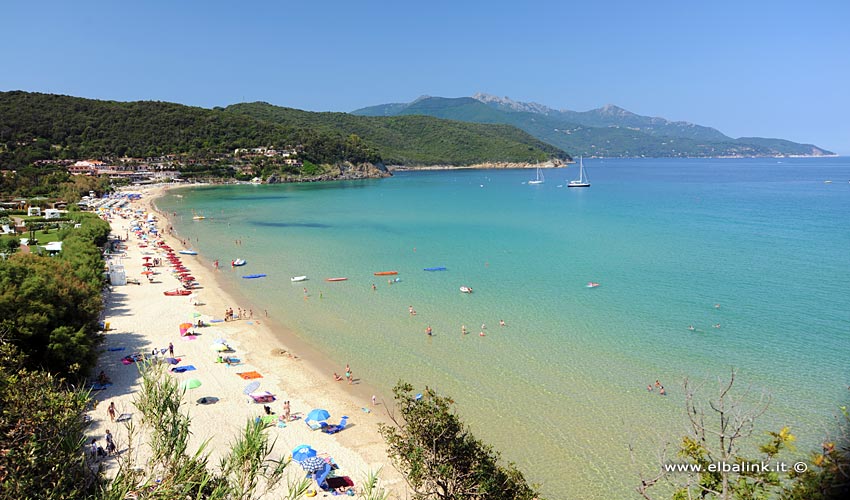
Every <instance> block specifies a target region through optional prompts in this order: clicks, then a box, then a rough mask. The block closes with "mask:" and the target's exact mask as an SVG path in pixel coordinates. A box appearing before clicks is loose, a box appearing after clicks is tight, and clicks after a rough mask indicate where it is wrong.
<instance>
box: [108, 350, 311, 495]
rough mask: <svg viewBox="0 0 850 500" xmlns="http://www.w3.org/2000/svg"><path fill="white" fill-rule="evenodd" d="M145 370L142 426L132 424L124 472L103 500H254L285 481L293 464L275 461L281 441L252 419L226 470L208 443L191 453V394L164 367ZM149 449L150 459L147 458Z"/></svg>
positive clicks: (138, 402)
mask: <svg viewBox="0 0 850 500" xmlns="http://www.w3.org/2000/svg"><path fill="white" fill-rule="evenodd" d="M139 369H140V373H141V377H142V384H141V388H140V390H139V392H138V393H137V394H136V397H135V399H134V401H133V404H134V405H135V407H136V409H137V410H138V411H139V413H140V414H141V418H140V419H139V421H140V425H139V427H136V426H135V425H134V424H133V423H132V422H130V423H128V425H127V430H128V434H129V444H128V447H127V449H126V451H124V452H122V453H121V454H120V455H118V456H117V461H118V464H119V467H118V472H117V474H116V476H115V478H114V479H113V480H112V481H111V482H109V483H107V484H105V485H104V487H103V488H102V490H101V493H102V494H101V498H103V499H104V500H124V499H126V498H138V499H142V498H144V499H163V500H165V499H168V500H172V499H181V500H184V499H185V500H191V499H198V500H252V499H255V498H260V497H261V496H263V495H264V494H265V493H266V492H268V490H270V489H272V488H275V487H276V486H277V485H278V484H279V483H280V480H281V478H282V477H283V474H284V471H285V470H286V467H287V466H288V465H289V463H290V462H289V461H288V460H286V461H279V460H273V459H271V458H270V457H271V456H272V453H273V451H274V445H275V443H274V442H270V441H269V437H268V434H267V432H266V426H264V425H263V424H262V423H258V422H255V421H250V420H249V421H248V422H247V423H246V425H245V428H244V430H243V432H242V434H241V435H239V436H238V437H237V438H236V440H235V441H234V443H233V444H232V445H231V449H230V451H229V453H227V454H226V455H225V456H224V457H223V458H222V459H221V463H220V467H219V468H218V469H213V468H211V467H210V464H209V455H208V453H207V447H208V444H209V442H208V441H205V442H203V443H201V445H200V446H198V449H197V450H195V451H194V452H190V451H189V438H190V436H191V431H190V419H189V415H188V413H187V412H184V411H181V407H182V406H183V405H184V404H185V403H184V401H183V398H184V396H185V390H183V389H181V388H180V387H179V385H178V383H177V381H176V380H175V379H173V378H171V377H168V376H167V374H166V373H165V371H164V369H163V368H162V366H161V365H157V364H149V363H142V364H140V368H139ZM139 435H144V436H145V439H146V442H145V443H144V445H143V446H144V447H145V448H149V450H145V449H140V448H137V447H135V445H134V443H136V442H137V441H138V440H139V439H138V437H137V436H139ZM145 451H149V458H148V459H147V460H141V459H140V458H139V457H140V456H141V455H144V454H145ZM292 486H296V488H295V489H298V488H297V486H298V485H297V484H295V485H290V489H292ZM284 495H285V493H284ZM290 498H295V497H294V496H291V497H290Z"/></svg>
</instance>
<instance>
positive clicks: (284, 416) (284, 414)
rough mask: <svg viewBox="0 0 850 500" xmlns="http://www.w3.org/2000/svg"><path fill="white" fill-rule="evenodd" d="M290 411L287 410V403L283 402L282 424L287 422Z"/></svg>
mask: <svg viewBox="0 0 850 500" xmlns="http://www.w3.org/2000/svg"><path fill="white" fill-rule="evenodd" d="M290 411H291V410H290V408H289V401H284V402H283V420H284V422H289V412H290Z"/></svg>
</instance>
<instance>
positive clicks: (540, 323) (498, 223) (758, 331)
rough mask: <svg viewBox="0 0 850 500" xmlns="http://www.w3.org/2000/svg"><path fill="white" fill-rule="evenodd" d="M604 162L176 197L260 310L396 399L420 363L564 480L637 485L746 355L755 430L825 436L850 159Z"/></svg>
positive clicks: (836, 399) (482, 431)
mask: <svg viewBox="0 0 850 500" xmlns="http://www.w3.org/2000/svg"><path fill="white" fill-rule="evenodd" d="M584 163H585V167H586V170H587V173H588V175H589V177H590V179H591V182H592V186H591V187H590V188H586V189H570V188H567V187H566V184H567V181H568V180H569V179H572V178H576V177H578V169H577V168H574V166H571V167H570V168H568V169H557V170H552V169H550V170H547V171H546V172H545V178H546V182H545V183H543V184H539V185H529V184H527V181H528V180H530V179H532V178H533V177H534V172H533V171H531V170H452V171H428V172H398V173H396V175H395V176H393V177H392V178H388V179H380V180H364V181H351V182H328V183H316V184H312V183H305V184H285V185H261V186H254V185H239V186H217V187H203V188H197V189H191V190H181V191H180V194H181V195H182V197H177V196H176V193H175V192H173V191H172V192H171V193H170V194H167V195H166V196H165V197H164V198H163V199H161V200H160V201H159V202H158V205H159V207H160V208H162V209H163V210H166V211H168V212H173V213H175V214H176V217H174V220H173V225H174V228H175V230H176V231H177V232H178V233H179V234H180V235H181V236H182V237H183V238H185V239H188V240H190V241H191V243H190V246H192V247H194V249H196V250H198V251H199V252H200V253H201V256H202V257H203V258H205V259H206V261H207V262H208V263H209V262H211V261H212V260H214V259H218V260H219V261H220V262H221V265H222V268H223V271H222V275H223V277H224V280H225V283H226V286H229V287H231V288H232V289H234V290H238V291H239V293H240V294H242V295H243V296H245V297H247V299H248V300H249V301H250V306H251V308H252V309H253V310H254V311H255V314H258V311H262V310H264V309H265V310H268V312H269V314H271V315H272V316H273V317H275V318H281V321H282V322H283V323H284V324H285V325H286V326H287V327H289V328H290V329H292V330H293V331H294V332H295V334H296V335H298V336H299V337H301V339H303V340H304V341H306V342H309V343H310V344H312V345H314V346H315V347H316V348H318V349H319V350H320V351H322V352H323V353H325V354H326V355H327V357H328V359H329V360H331V361H332V362H333V363H336V365H338V366H340V369H339V370H338V371H340V372H341V371H342V368H341V367H342V366H343V365H344V364H346V363H350V364H351V366H352V369H353V371H354V373H355V377H357V378H360V379H362V380H364V381H367V382H368V383H369V384H371V385H373V386H375V387H377V388H378V390H380V391H381V392H382V393H383V395H384V396H389V395H391V388H392V386H393V385H394V384H395V383H396V382H397V381H398V380H399V379H403V380H406V381H409V382H411V383H413V384H414V385H415V386H417V387H420V388H421V387H424V386H426V385H427V386H430V387H433V388H436V389H437V390H438V391H439V392H441V393H443V394H446V395H450V396H452V397H453V398H454V399H455V401H456V402H457V410H458V412H459V413H460V414H461V415H462V416H463V418H464V419H465V421H466V422H468V423H469V424H470V426H471V427H472V429H473V431H474V433H475V435H476V436H478V437H480V438H482V439H483V440H484V441H486V442H488V443H491V444H493V445H494V446H495V447H496V448H497V449H498V450H500V451H501V453H502V455H503V457H504V458H505V459H507V460H510V461H513V462H516V464H517V465H518V466H519V468H520V469H522V470H523V471H524V472H525V474H526V476H527V477H528V478H529V479H530V480H531V481H533V482H537V483H540V484H541V485H542V490H543V492H544V495H545V496H546V497H548V498H552V499H559V498H600V499H601V498H628V497H633V496H635V493H634V487H635V486H636V485H637V484H639V478H638V472H639V471H643V472H644V473H649V472H651V471H652V469H653V467H655V466H657V463H658V461H657V455H658V453H659V451H660V450H661V448H662V447H663V443H664V442H665V441H671V442H673V445H672V446H673V448H675V445H676V442H677V441H678V440H679V437H680V436H682V435H684V434H685V433H686V431H687V426H686V424H687V418H686V415H685V410H684V405H685V403H684V391H683V387H682V384H683V382H684V380H685V379H688V380H690V381H691V383H692V384H695V385H699V386H701V389H700V392H699V394H700V398H701V399H702V400H706V401H707V400H708V399H710V398H711V397H713V396H715V395H716V393H717V388H718V385H717V381H718V380H723V379H725V380H728V378H729V376H730V373H731V370H732V369H735V370H737V384H738V385H739V386H740V388H741V389H745V388H749V389H750V391H751V393H752V394H756V395H758V394H762V393H766V394H768V395H769V397H770V401H771V402H770V406H769V408H768V410H767V412H766V413H765V414H764V415H763V416H762V417H760V419H759V421H758V430H757V432H756V434H755V435H754V438H753V441H752V442H761V441H763V439H764V434H763V431H765V430H770V429H773V430H777V429H778V428H780V427H782V426H785V425H787V426H790V427H791V430H792V432H793V433H794V434H795V435H797V436H798V443H797V444H798V450H799V451H798V454H799V455H801V456H804V455H805V454H806V453H807V452H808V451H810V450H814V449H817V448H818V447H819V443H820V442H821V441H822V440H823V439H824V438H825V437H826V436H827V435H828V434H829V432H831V431H834V429H833V428H832V427H831V425H832V422H833V416H834V415H835V414H836V413H837V412H838V406H840V405H842V404H846V402H847V394H848V389H847V384H848V378H850V377H848V375H850V369H849V368H848V366H850V365H848V363H847V359H849V358H850V356H848V355H850V183H848V180H850V160H848V159H847V158H813V159H711V160H708V159H693V160H685V159H683V160H652V159H640V160H638V159H629V160H626V159H623V160H587V161H585V162H584ZM827 180H832V181H833V182H832V183H826V182H825V181H827ZM193 211H194V212H195V213H199V214H203V215H204V216H206V219H205V220H203V221H193V220H192V213H193ZM237 240H239V243H241V244H237ZM234 258H244V259H246V260H247V261H248V264H247V265H246V266H244V267H241V268H237V269H236V270H231V269H229V268H228V267H229V266H228V263H229V262H230V260H232V259H234ZM434 266H445V267H446V268H447V269H446V270H445V271H437V272H427V271H423V269H424V268H427V267H434ZM378 271H398V273H399V274H398V275H397V277H398V278H399V279H400V281H398V282H393V283H392V284H390V283H388V282H387V280H388V277H386V276H374V275H373V273H374V272H378ZM250 273H266V274H267V275H268V277H266V278H264V279H261V280H243V279H240V278H239V276H240V275H242V274H250ZM300 275H306V276H308V278H309V280H308V281H306V282H302V283H291V282H290V277H291V276H300ZM329 277H347V278H349V279H348V281H344V282H338V283H328V282H325V281H324V278H329ZM392 278H395V276H391V277H389V279H392ZM591 281H592V282H597V283H599V284H600V286H598V287H595V288H588V287H587V284H588V282H591ZM373 284H374V285H375V290H373V289H372V285H373ZM460 286H469V287H472V288H473V290H474V293H472V294H464V293H461V292H460V290H459V287H460ZM305 287H306V289H307V293H306V296H305V293H304V288H305ZM241 306H243V307H246V305H244V304H243V305H241ZM410 306H412V307H413V308H414V309H415V311H416V315H411V314H410V313H409V307H410ZM500 320H504V321H505V324H506V326H504V327H502V326H500V325H499V321H500ZM462 325H465V326H466V328H467V329H468V331H469V333H468V334H467V335H462V334H461V326H462ZM715 325H719V327H718V328H716V327H715ZM429 326H430V327H431V328H432V331H433V335H432V336H428V335H426V334H425V329H426V328H427V327H429ZM690 326H693V327H694V330H690V329H689V327H690ZM480 332H484V334H485V336H480V335H479V333H480ZM656 380H659V381H661V383H662V384H663V385H664V386H665V389H666V392H667V396H666V397H664V396H660V395H659V394H658V390H657V389H654V390H653V391H652V392H650V391H648V390H647V388H646V387H647V385H648V384H654V382H655V381H656ZM755 399H756V398H755V397H751V398H749V399H748V400H747V404H748V405H749V404H755Z"/></svg>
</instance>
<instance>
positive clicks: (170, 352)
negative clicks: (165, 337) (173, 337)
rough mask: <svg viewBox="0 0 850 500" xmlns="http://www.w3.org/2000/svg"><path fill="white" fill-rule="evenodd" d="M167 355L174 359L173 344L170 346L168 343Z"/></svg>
mask: <svg viewBox="0 0 850 500" xmlns="http://www.w3.org/2000/svg"><path fill="white" fill-rule="evenodd" d="M199 321H200V320H199ZM168 355H169V356H171V357H172V358H173V357H174V344H172V343H171V342H169V343H168Z"/></svg>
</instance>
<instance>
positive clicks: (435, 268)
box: [423, 266, 446, 271]
mask: <svg viewBox="0 0 850 500" xmlns="http://www.w3.org/2000/svg"><path fill="white" fill-rule="evenodd" d="M445 270H446V268H445V267H444V266H437V267H426V268H425V269H423V271H445Z"/></svg>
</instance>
